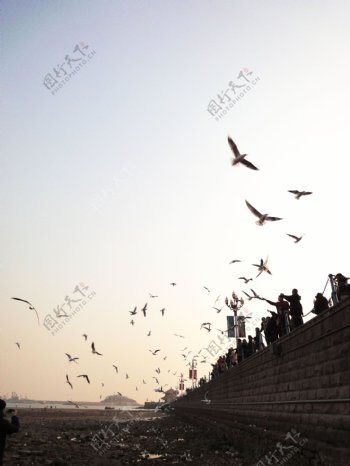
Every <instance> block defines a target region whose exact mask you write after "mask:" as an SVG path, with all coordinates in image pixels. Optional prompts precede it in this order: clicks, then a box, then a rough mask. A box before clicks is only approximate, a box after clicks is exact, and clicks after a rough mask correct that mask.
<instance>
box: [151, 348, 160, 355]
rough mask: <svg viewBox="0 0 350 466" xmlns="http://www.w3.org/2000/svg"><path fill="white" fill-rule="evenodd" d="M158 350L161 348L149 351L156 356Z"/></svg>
mask: <svg viewBox="0 0 350 466" xmlns="http://www.w3.org/2000/svg"><path fill="white" fill-rule="evenodd" d="M158 351H160V349H156V350H154V351H152V350H149V352H150V353H152V354H153V356H155V355H156V354H157V353H158Z"/></svg>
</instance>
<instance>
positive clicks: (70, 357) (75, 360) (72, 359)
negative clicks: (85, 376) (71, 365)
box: [64, 353, 79, 364]
mask: <svg viewBox="0 0 350 466" xmlns="http://www.w3.org/2000/svg"><path fill="white" fill-rule="evenodd" d="M64 354H65V355H66V356H67V358H68V361H69V362H75V363H76V364H78V363H77V360H78V359H79V358H72V356H71V355H70V354H68V353H64Z"/></svg>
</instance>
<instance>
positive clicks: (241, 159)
mask: <svg viewBox="0 0 350 466" xmlns="http://www.w3.org/2000/svg"><path fill="white" fill-rule="evenodd" d="M228 144H229V147H230V149H231V151H232V153H233V158H232V160H231V164H232V166H238V165H243V166H245V167H247V168H249V169H251V170H259V169H258V168H257V167H256V166H255V165H254V164H253V163H251V162H250V161H248V160H247V154H241V153H240V151H239V150H238V148H237V145H236V144H235V142H234V141H233V140H232V138H231V137H230V136H229V137H228ZM288 192H290V193H291V194H294V196H295V199H297V200H299V199H301V198H302V197H303V196H308V195H310V194H312V192H311V191H299V190H295V189H293V190H289V191H288ZM245 203H246V205H247V207H248V209H249V211H250V212H251V213H252V214H253V215H254V216H255V217H256V218H257V221H256V224H257V225H259V226H263V225H264V224H265V223H266V222H275V221H280V220H282V218H280V217H276V216H271V215H269V214H268V213H264V214H263V213H261V212H260V211H259V210H257V209H256V208H255V207H254V206H253V205H252V204H250V203H249V202H248V201H247V200H245ZM287 235H288V236H289V237H291V238H292V239H293V240H294V242H295V243H298V242H299V241H301V239H302V237H303V236H296V235H292V234H289V233H287ZM268 258H269V257H268V256H267V258H266V259H265V260H263V259H260V261H259V263H257V264H252V266H254V267H256V268H257V271H258V273H257V275H256V277H255V278H258V277H259V276H260V275H261V274H262V273H263V272H265V273H267V274H269V275H272V272H271V271H270V269H269V267H268ZM240 262H242V261H241V260H240V259H233V260H231V261H230V262H229V265H232V264H236V263H240ZM238 279H239V280H242V281H243V282H244V284H245V285H247V284H248V283H249V282H250V281H252V280H253V278H247V277H244V276H240V277H238ZM169 285H170V286H172V287H175V286H177V283H176V282H170V284H169ZM203 289H205V290H206V292H207V293H208V295H209V294H210V293H211V291H210V289H209V288H208V287H207V286H203ZM250 291H251V292H252V294H249V293H247V292H246V291H243V293H244V294H245V296H246V297H247V298H248V300H251V299H254V298H256V299H263V298H261V297H260V296H259V295H258V294H257V293H256V292H255V291H254V290H253V289H252V288H250ZM149 298H150V299H152V300H155V299H157V298H159V296H158V295H156V294H152V293H149ZM220 298H221V295H219V296H217V298H216V299H215V301H214V303H213V306H212V308H213V309H215V310H216V312H217V313H218V314H219V313H220V312H221V311H222V310H223V308H224V304H226V306H227V307H229V308H230V304H229V302H228V298H226V299H225V301H224V304H223V305H222V306H221V307H220V305H217V303H218V301H219V299H220ZM11 299H14V300H17V301H21V302H23V303H25V304H27V305H28V307H29V310H31V311H34V312H35V313H36V317H37V321H38V324H39V325H40V319H39V314H38V311H37V309H36V308H35V307H34V306H33V305H32V304H31V303H30V302H29V301H27V300H25V299H21V298H16V297H13V298H11ZM165 311H166V308H165V307H161V308H160V309H159V312H160V314H161V316H162V317H164V315H165ZM147 312H148V303H147V302H146V303H145V304H144V306H143V307H142V308H141V309H140V313H141V314H142V315H143V317H144V318H145V317H147ZM129 314H130V316H131V320H130V325H131V326H134V325H135V323H136V322H135V320H134V318H135V319H136V316H137V314H138V307H137V306H135V307H134V309H133V310H132V311H129ZM58 317H64V316H58ZM212 325H213V324H212V323H211V322H203V323H202V324H201V326H200V330H202V329H203V330H206V331H207V332H208V333H209V332H211V331H212ZM216 330H218V331H219V332H221V333H225V332H229V330H231V329H226V330H221V329H216ZM146 335H147V337H150V336H151V335H152V331H151V330H149V331H148V333H147V334H146ZM173 335H174V336H176V337H178V338H185V336H184V335H180V334H177V333H174V334H173ZM82 337H83V338H84V340H85V342H86V341H87V340H88V335H87V334H83V335H82ZM15 344H16V345H17V347H18V349H19V350H20V349H21V345H20V342H15ZM203 349H204V348H200V349H199V350H198V351H192V350H191V351H188V352H187V353H185V351H186V350H188V347H185V348H183V349H182V350H181V356H182V357H183V360H182V361H183V363H184V362H188V359H189V357H191V358H192V361H193V360H194V359H196V358H198V357H201V361H200V362H201V363H206V362H207V357H206V356H204V355H201V352H202V351H203ZM91 352H92V354H93V355H96V356H100V357H102V356H103V354H102V353H100V352H99V351H97V350H96V347H95V343H94V342H91ZM149 352H150V353H151V354H152V356H155V357H157V356H158V353H160V352H161V349H159V348H157V349H149ZM190 354H191V355H192V356H190ZM65 355H66V356H67V358H68V362H69V363H75V364H79V363H78V361H79V360H80V358H79V357H76V356H74V357H73V356H71V355H70V354H69V353H65ZM162 359H163V360H164V361H165V360H166V359H167V356H166V355H164V356H162ZM188 365H191V362H188ZM112 367H113V369H114V370H115V372H116V374H118V372H119V371H118V366H117V365H115V364H113V365H112ZM155 372H156V373H157V377H156V376H153V377H152V379H154V380H155V383H156V384H157V385H158V387H157V388H155V389H154V391H156V392H163V393H164V388H165V387H166V386H167V385H168V384H165V385H161V384H160V381H159V376H160V373H161V370H160V368H159V367H157V368H156V369H155ZM167 372H168V373H170V369H169V370H168V371H167ZM172 375H173V376H176V375H177V372H173V373H172ZM76 377H77V378H83V379H85V380H86V382H87V383H88V384H90V377H89V375H88V374H85V373H82V374H78V375H77V376H76ZM180 377H181V380H182V381H185V380H186V379H183V375H182V374H181V376H180ZM125 378H126V379H129V378H130V377H129V375H128V373H126V374H125ZM65 382H66V383H67V384H68V385H69V386H70V388H71V389H72V390H73V384H72V382H71V380H70V378H69V375H68V374H66V381H65ZM142 383H143V384H146V381H145V380H144V379H142ZM101 385H102V387H103V386H104V384H103V383H101ZM136 391H138V386H136ZM117 393H118V395H119V396H123V395H122V394H121V393H120V392H117ZM101 397H102V395H101V396H100V399H101ZM202 401H204V402H206V403H208V402H210V401H209V400H208V399H207V397H206V396H205V400H202ZM69 403H71V404H74V405H75V406H78V405H77V404H76V403H75V402H73V401H71V400H69Z"/></svg>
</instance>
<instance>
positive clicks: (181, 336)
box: [173, 333, 185, 338]
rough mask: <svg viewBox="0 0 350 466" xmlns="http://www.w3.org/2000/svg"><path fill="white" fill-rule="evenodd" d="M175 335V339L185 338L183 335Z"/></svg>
mask: <svg viewBox="0 0 350 466" xmlns="http://www.w3.org/2000/svg"><path fill="white" fill-rule="evenodd" d="M173 335H174V336H175V337H179V338H185V337H184V336H183V335H179V334H177V333H174V334H173Z"/></svg>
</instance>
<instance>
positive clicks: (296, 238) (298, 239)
mask: <svg viewBox="0 0 350 466" xmlns="http://www.w3.org/2000/svg"><path fill="white" fill-rule="evenodd" d="M287 235H288V236H290V237H291V238H293V239H294V243H299V241H300V240H301V238H302V237H303V236H304V235H302V236H295V235H290V234H289V233H287Z"/></svg>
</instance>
